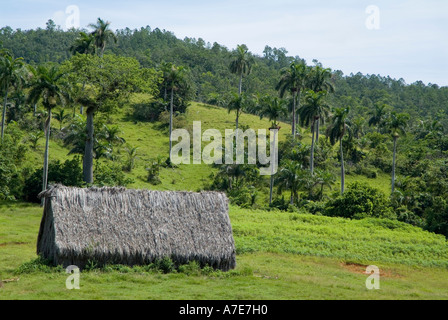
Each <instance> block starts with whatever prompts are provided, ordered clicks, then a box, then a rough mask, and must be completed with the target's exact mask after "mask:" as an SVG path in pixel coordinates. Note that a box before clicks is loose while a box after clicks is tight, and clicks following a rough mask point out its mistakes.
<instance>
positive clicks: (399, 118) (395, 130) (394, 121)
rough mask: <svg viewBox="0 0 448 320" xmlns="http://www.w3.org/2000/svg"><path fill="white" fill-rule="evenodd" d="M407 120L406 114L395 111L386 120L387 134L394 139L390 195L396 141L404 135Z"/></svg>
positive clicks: (393, 175) (393, 179)
mask: <svg viewBox="0 0 448 320" xmlns="http://www.w3.org/2000/svg"><path fill="white" fill-rule="evenodd" d="M409 119H410V117H409V115H408V114H407V113H399V114H397V113H396V112H395V111H392V112H391V113H390V114H389V117H388V118H387V119H386V129H387V132H388V133H389V134H390V135H391V136H392V138H393V139H394V152H393V160H392V193H394V192H395V165H396V159H397V141H398V138H400V136H401V135H405V134H406V127H407V124H408V121H409Z"/></svg>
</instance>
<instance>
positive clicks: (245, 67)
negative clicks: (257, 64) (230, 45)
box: [230, 44, 254, 95]
mask: <svg viewBox="0 0 448 320" xmlns="http://www.w3.org/2000/svg"><path fill="white" fill-rule="evenodd" d="M253 64H254V58H253V57H252V55H251V54H250V53H249V49H248V48H247V47H246V45H244V44H243V45H238V46H237V48H236V50H235V53H234V59H233V60H232V62H231V63H230V72H232V73H234V74H237V75H239V77H240V81H239V85H238V94H239V95H241V93H242V90H243V76H245V75H249V74H250V73H251V72H252V66H253Z"/></svg>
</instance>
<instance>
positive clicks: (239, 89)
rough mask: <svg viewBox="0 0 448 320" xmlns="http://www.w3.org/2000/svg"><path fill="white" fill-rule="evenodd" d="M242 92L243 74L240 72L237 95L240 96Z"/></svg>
mask: <svg viewBox="0 0 448 320" xmlns="http://www.w3.org/2000/svg"><path fill="white" fill-rule="evenodd" d="M242 92H243V73H242V72H241V75H240V84H239V86H238V94H239V95H241V93H242Z"/></svg>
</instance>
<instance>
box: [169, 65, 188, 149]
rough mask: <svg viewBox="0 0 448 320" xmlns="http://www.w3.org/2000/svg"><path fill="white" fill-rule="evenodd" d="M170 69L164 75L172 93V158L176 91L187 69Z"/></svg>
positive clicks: (172, 67)
mask: <svg viewBox="0 0 448 320" xmlns="http://www.w3.org/2000/svg"><path fill="white" fill-rule="evenodd" d="M170 66H171V67H170V68H169V69H168V70H167V72H166V74H165V75H164V76H165V77H166V78H165V81H166V82H167V84H168V86H169V87H168V88H169V90H170V91H171V97H170V129H169V134H170V153H169V154H170V157H171V149H172V147H173V141H172V137H171V134H172V131H173V114H174V91H175V90H178V89H179V87H180V86H181V85H182V82H184V81H185V76H186V69H185V68H184V67H182V66H179V67H177V66H175V65H174V64H170Z"/></svg>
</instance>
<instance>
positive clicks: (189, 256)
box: [37, 186, 236, 271]
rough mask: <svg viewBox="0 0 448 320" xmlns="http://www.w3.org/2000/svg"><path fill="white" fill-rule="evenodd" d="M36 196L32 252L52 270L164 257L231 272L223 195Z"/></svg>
mask: <svg viewBox="0 0 448 320" xmlns="http://www.w3.org/2000/svg"><path fill="white" fill-rule="evenodd" d="M39 196H40V197H44V198H45V206H44V214H43V217H42V221H41V225H40V230H39V235H38V240H37V253H38V254H39V255H41V256H42V257H44V258H46V259H48V260H50V261H52V262H53V263H54V264H56V265H60V264H62V265H63V266H68V265H76V266H78V267H80V268H82V267H84V266H85V265H86V264H87V263H88V261H89V260H90V261H95V262H96V263H98V264H99V265H103V264H126V265H145V264H148V263H151V262H154V261H156V260H160V259H163V258H166V257H169V258H171V259H172V260H173V262H175V263H176V264H184V263H188V262H190V261H193V260H194V261H197V262H199V263H200V264H201V265H209V266H212V267H214V268H216V269H221V270H225V271H227V270H230V269H233V268H234V267H235V265H236V261H235V244H234V239H233V235H232V227H231V224H230V219H229V215H228V199H227V197H226V196H225V195H224V194H222V193H216V192H202V193H189V192H160V191H148V190H130V189H125V188H88V189H81V188H69V187H64V186H55V187H51V188H50V189H48V190H47V191H44V192H42V193H41V194H40V195H39Z"/></svg>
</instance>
